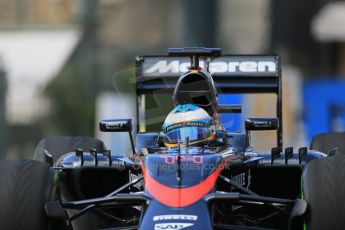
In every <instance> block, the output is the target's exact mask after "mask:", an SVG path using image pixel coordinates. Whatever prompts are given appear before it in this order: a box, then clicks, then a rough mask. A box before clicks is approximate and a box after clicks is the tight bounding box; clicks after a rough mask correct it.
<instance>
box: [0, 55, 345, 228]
mask: <svg viewBox="0 0 345 230" xmlns="http://www.w3.org/2000/svg"><path fill="white" fill-rule="evenodd" d="M189 58H190V60H189ZM136 64H137V66H136V67H137V72H136V73H137V81H136V89H137V94H138V112H139V113H142V112H143V111H144V108H145V103H144V102H145V97H144V96H145V95H146V94H153V93H173V100H174V104H175V106H176V108H175V109H174V110H173V112H172V113H171V114H169V116H168V117H167V119H166V121H165V123H164V125H163V131H162V132H160V133H148V132H140V133H138V134H137V135H136V143H135V144H134V140H133V139H134V138H132V135H131V130H132V123H131V120H130V119H122V120H103V121H101V122H100V129H101V131H105V132H128V133H129V138H130V140H131V143H132V151H133V153H132V154H130V155H128V156H127V155H116V154H114V153H111V152H110V151H109V150H106V149H105V146H104V144H103V143H102V142H101V141H100V140H98V139H95V138H91V137H51V138H46V139H44V140H42V141H41V142H40V143H39V145H38V147H37V149H36V151H35V160H26V161H7V160H4V161H1V162H0V182H1V183H0V184H1V187H0V224H1V225H0V226H1V229H77V230H80V229H83V230H85V229H104V230H105V229H108V230H110V229H142V230H147V229H154V230H163V229H165V230H178V229H186V230H187V229H342V228H344V227H345V218H344V217H345V216H344V215H345V214H344V213H345V201H344V197H343V196H344V195H345V186H344V183H343V182H344V178H345V170H344V169H345V167H344V165H345V157H344V155H343V154H342V153H341V152H342V151H341V149H339V148H334V147H342V146H343V145H344V144H343V140H344V139H343V140H341V139H342V136H343V134H342V133H340V134H325V135H322V136H318V137H316V138H315V139H314V140H313V144H312V146H311V147H315V146H316V147H320V148H324V149H323V151H324V152H326V154H325V153H322V152H319V151H313V150H309V151H308V150H307V148H305V147H302V148H299V149H298V151H297V152H295V151H294V149H293V148H292V147H288V148H285V149H284V150H283V149H282V148H283V142H282V140H283V137H282V89H281V70H280V58H279V57H278V56H275V55H269V56H262V55H250V56H249V55H245V56H229V55H225V56H221V50H220V49H209V48H181V49H179V48H178V49H170V50H169V56H140V57H138V58H137V60H136ZM218 93H229V94H231V93H275V94H276V95H277V118H247V119H246V120H245V130H244V132H231V131H228V130H225V129H224V128H223V127H222V125H221V124H220V122H219V119H218V117H219V113H236V112H237V113H238V112H241V106H239V105H219V104H218V102H217V95H218ZM191 114H192V115H191ZM142 117H143V114H139V115H138V124H141V125H142V122H143V120H141V119H139V118H142ZM256 130H276V132H277V145H276V146H274V147H273V148H272V149H271V150H270V151H269V152H266V153H258V152H255V151H253V149H252V147H251V145H250V138H249V136H250V132H252V131H256ZM200 140H201V141H200ZM337 140H340V141H339V143H336V142H337ZM119 144H121V143H119ZM328 150H330V151H328Z"/></svg>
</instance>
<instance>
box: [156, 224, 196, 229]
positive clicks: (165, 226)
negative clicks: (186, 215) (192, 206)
mask: <svg viewBox="0 0 345 230" xmlns="http://www.w3.org/2000/svg"><path fill="white" fill-rule="evenodd" d="M193 225H194V224H192V223H164V224H163V223H162V224H155V230H163V229H164V230H178V229H184V228H188V227H191V226H193Z"/></svg>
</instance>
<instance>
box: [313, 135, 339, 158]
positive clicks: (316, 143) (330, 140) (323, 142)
mask: <svg viewBox="0 0 345 230" xmlns="http://www.w3.org/2000/svg"><path fill="white" fill-rule="evenodd" d="M336 147H339V148H340V149H345V132H333V133H322V134H319V135H316V136H315V137H313V139H312V141H311V144H310V149H313V150H318V151H320V152H323V153H328V152H329V151H330V150H332V149H334V148H336Z"/></svg>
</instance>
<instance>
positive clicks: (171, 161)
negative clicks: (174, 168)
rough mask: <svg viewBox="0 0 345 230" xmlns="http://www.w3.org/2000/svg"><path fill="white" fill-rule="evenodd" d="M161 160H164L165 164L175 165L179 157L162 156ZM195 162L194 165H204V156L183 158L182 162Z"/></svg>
mask: <svg viewBox="0 0 345 230" xmlns="http://www.w3.org/2000/svg"><path fill="white" fill-rule="evenodd" d="M160 158H163V159H164V163H165V164H175V163H176V162H177V160H178V156H160ZM186 161H189V162H193V163H194V164H202V163H204V157H203V156H191V157H188V156H181V162H186Z"/></svg>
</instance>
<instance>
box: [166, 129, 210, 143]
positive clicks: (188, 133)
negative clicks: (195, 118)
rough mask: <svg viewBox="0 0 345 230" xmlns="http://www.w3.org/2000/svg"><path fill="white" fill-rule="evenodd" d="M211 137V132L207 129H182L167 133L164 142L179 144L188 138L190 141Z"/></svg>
mask: <svg viewBox="0 0 345 230" xmlns="http://www.w3.org/2000/svg"><path fill="white" fill-rule="evenodd" d="M210 136H211V131H210V129H209V128H207V127H194V126H192V127H181V128H177V129H173V130H170V131H168V132H167V133H165V135H164V138H163V139H164V142H166V143H170V144H177V143H180V142H184V141H185V140H186V137H189V141H191V142H192V141H198V140H203V139H206V138H208V137H210Z"/></svg>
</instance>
